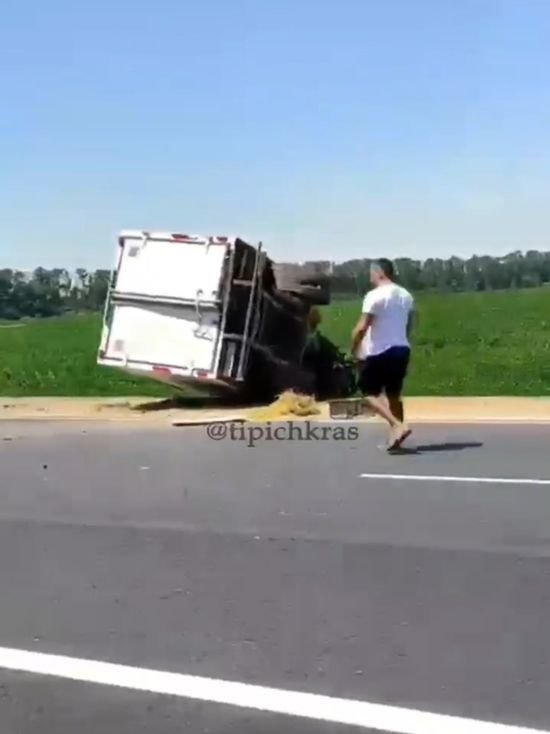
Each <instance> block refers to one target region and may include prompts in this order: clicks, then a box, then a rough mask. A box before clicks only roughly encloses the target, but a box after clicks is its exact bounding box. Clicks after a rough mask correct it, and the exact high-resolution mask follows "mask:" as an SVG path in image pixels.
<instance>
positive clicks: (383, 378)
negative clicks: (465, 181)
mask: <svg viewBox="0 0 550 734" xmlns="http://www.w3.org/2000/svg"><path fill="white" fill-rule="evenodd" d="M370 280H371V283H372V285H373V286H374V288H373V289H372V290H370V291H369V292H368V293H367V295H366V296H365V299H364V301H363V309H362V313H361V317H360V318H359V321H358V322H357V325H356V327H355V329H354V330H353V334H352V346H351V351H352V354H353V356H354V357H356V358H357V359H358V360H359V362H360V364H361V371H360V376H359V388H360V390H361V392H362V393H363V395H364V396H365V399H366V401H367V402H368V404H369V405H370V406H371V407H372V409H373V410H374V411H375V412H376V413H378V415H380V416H381V417H382V418H384V419H385V420H386V421H387V422H388V424H389V426H390V438H389V441H388V445H387V448H388V450H389V451H391V450H392V449H396V448H398V447H399V446H400V445H401V444H402V443H403V441H404V440H405V439H406V438H407V436H409V435H410V434H411V429H410V428H409V427H408V426H407V424H406V423H405V422H404V415H403V403H402V401H401V393H402V390H403V383H404V380H405V377H406V375H407V370H408V366H409V359H410V351H411V350H410V335H411V331H412V325H413V314H414V300H413V297H412V295H411V294H410V293H409V292H408V291H407V290H405V288H402V287H401V286H399V285H397V283H395V282H394V268H393V264H392V262H391V261H390V260H386V259H385V258H381V259H380V260H377V261H375V262H374V263H373V264H372V265H371V269H370Z"/></svg>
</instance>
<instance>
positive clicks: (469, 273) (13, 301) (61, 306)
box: [0, 250, 550, 320]
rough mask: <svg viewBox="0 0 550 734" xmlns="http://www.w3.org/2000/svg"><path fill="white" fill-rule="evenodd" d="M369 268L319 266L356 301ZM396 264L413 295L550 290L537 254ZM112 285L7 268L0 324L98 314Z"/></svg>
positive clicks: (547, 258) (547, 263) (0, 288)
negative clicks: (67, 315)
mask: <svg viewBox="0 0 550 734" xmlns="http://www.w3.org/2000/svg"><path fill="white" fill-rule="evenodd" d="M370 263H371V259H368V258H365V259H362V260H348V261H346V262H342V263H339V264H337V265H334V264H331V263H328V262H327V263H320V262H319V263H316V265H317V266H320V267H322V268H323V269H325V270H329V271H330V272H331V287H332V292H333V293H334V294H336V295H341V296H349V297H352V296H359V295H362V294H363V293H364V292H365V291H366V290H368V288H369V267H370ZM394 264H395V266H396V270H397V277H398V281H399V282H400V283H401V284H402V285H404V286H405V287H406V288H408V289H409V290H411V291H415V292H416V291H442V292H460V291H488V290H505V289H513V288H535V287H538V286H541V285H546V284H550V252H539V251H536V250H529V251H528V252H525V253H522V252H519V251H517V252H512V253H510V254H508V255H505V256H503V257H491V256H488V255H487V256H480V257H478V256H474V257H470V258H468V259H463V258H459V257H451V258H448V259H440V258H428V259H427V260H415V259H411V258H397V259H396V260H395V261H394ZM109 280H110V272H109V271H108V270H96V271H94V272H91V271H87V270H85V269H83V268H79V269H77V270H76V271H75V273H74V274H72V275H71V274H70V273H69V272H68V271H67V270H65V269H62V268H54V269H52V270H47V269H46V268H36V270H34V271H33V272H32V273H23V272H21V271H17V270H10V269H8V268H5V269H3V270H0V319H4V320H6V319H7V320H17V319H20V318H25V317H47V316H58V315H61V314H63V313H67V312H70V311H99V310H101V309H102V308H103V305H104V303H105V298H106V295H107V290H108V287H109Z"/></svg>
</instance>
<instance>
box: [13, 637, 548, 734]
mask: <svg viewBox="0 0 550 734" xmlns="http://www.w3.org/2000/svg"><path fill="white" fill-rule="evenodd" d="M0 668H5V669H8V670H16V671H18V672H24V673H36V674H40V675H48V676H54V677H58V678H66V679H69V680H76V681H83V682H86V683H98V684H101V685H107V686H116V687H118V688H126V689H131V690H134V691H146V692H149V693H160V694H165V695H170V696H179V697H182V698H190V699H194V700H199V701H207V702H209V703H218V704H226V705H229V706H238V707H241V708H247V709H255V710H259V711H267V712H270V713H275V714H286V715H289V716H296V717H301V718H307V719H314V720H316V721H328V722H331V723H335V724H347V725H350V726H359V727H362V728H364V729H365V728H366V729H375V730H377V731H384V732H392V733H393V734H442V733H443V732H444V733H445V734H550V731H544V730H542V729H529V728H526V727H522V726H510V725H507V724H496V723H492V722H489V721H477V720H473V719H463V718H460V717H455V716H445V715H442V714H432V713H429V712H425V711H416V710H413V709H405V708H399V707H396V706H385V705H381V704H374V703H367V702H366V701H354V700H348V699H344V698H331V697H330V696H321V695H318V694H314V693H303V692H301V691H285V690H281V689H278V688H266V687H264V686H257V685H249V684H247V683H234V682H231V681H225V680H217V679H215V678H201V677H198V676H194V675H182V674H180V673H167V672H163V671H160V670H148V669H146V668H134V667H130V666H128V665H115V664H113V663H104V662H100V661H97V660H83V659H80V658H72V657H66V656H63V655H50V654H46V653H39V652H29V651H26V650H15V649H11V648H7V647H0Z"/></svg>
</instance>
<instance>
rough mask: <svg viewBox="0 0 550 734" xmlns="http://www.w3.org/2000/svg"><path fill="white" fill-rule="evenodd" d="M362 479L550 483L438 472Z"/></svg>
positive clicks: (365, 475) (548, 480)
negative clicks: (450, 474)
mask: <svg viewBox="0 0 550 734" xmlns="http://www.w3.org/2000/svg"><path fill="white" fill-rule="evenodd" d="M359 476H360V477H361V479H397V480H399V481H401V480H402V479H404V480H407V481H411V482H470V483H474V484H478V483H482V484H483V483H484V484H550V479H513V478H511V477H451V476H440V475H437V474H360V475H359Z"/></svg>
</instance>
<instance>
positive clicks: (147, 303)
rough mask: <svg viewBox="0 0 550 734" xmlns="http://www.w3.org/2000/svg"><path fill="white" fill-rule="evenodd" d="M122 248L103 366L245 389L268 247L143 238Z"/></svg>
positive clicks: (123, 240)
mask: <svg viewBox="0 0 550 734" xmlns="http://www.w3.org/2000/svg"><path fill="white" fill-rule="evenodd" d="M118 245H119V246H118V257H117V262H116V266H115V268H114V272H113V278H112V282H111V286H110V289H109V293H108V297H107V302H106V306H105V315H104V325H103V332H102V337H101V344H100V348H99V354H98V362H99V364H102V365H106V366H110V367H118V368H120V369H123V370H124V371H126V372H128V373H130V374H132V375H136V376H142V377H153V378H155V379H157V380H161V381H163V382H167V383H169V384H171V385H174V386H177V387H182V386H185V385H186V384H189V383H195V384H197V385H198V384H202V385H205V384H208V385H210V386H218V387H238V386H239V383H242V381H243V379H244V377H245V371H246V364H247V359H248V356H249V351H250V344H251V341H252V336H253V334H254V333H255V331H256V330H257V327H258V314H259V310H258V308H257V305H258V304H257V301H258V298H259V291H260V289H259V287H258V283H257V281H258V273H259V271H260V266H261V262H262V261H263V254H262V253H261V247H260V246H258V248H253V247H251V246H250V245H248V244H246V243H245V242H243V241H242V240H239V239H238V238H228V237H201V236H198V235H180V234H171V233H163V232H152V233H146V232H140V231H125V232H122V233H121V235H120V237H119V242H118ZM235 300H238V302H239V305H240V308H239V309H238V310H239V313H233V311H232V310H231V304H232V303H234V302H235ZM243 304H244V307H243ZM228 326H230V327H231V328H230V330H229V332H228V328H227V327H228Z"/></svg>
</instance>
